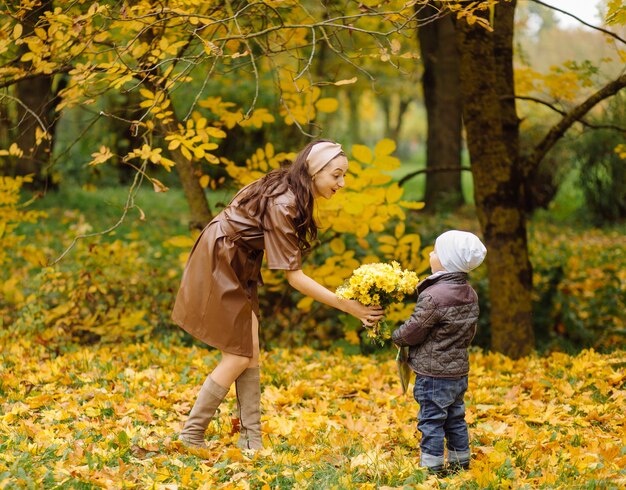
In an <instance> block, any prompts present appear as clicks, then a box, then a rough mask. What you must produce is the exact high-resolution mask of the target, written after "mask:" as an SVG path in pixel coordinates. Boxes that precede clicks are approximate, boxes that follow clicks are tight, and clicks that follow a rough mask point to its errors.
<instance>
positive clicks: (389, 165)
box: [374, 155, 400, 170]
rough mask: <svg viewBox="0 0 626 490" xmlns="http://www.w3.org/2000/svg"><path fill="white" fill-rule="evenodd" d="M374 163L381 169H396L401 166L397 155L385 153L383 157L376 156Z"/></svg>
mask: <svg viewBox="0 0 626 490" xmlns="http://www.w3.org/2000/svg"><path fill="white" fill-rule="evenodd" d="M374 164H375V165H376V167H377V168H379V169H381V170H395V169H396V168H398V167H399V166H400V160H399V159H397V158H396V157H392V156H389V155H384V156H381V157H376V159H375V161H374Z"/></svg>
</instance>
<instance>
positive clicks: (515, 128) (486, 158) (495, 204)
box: [456, 1, 626, 357]
mask: <svg viewBox="0 0 626 490" xmlns="http://www.w3.org/2000/svg"><path fill="white" fill-rule="evenodd" d="M486 7H487V5H485V10H484V11H483V14H482V18H483V21H482V22H478V23H477V22H474V23H468V22H465V21H459V22H457V30H456V32H457V40H458V45H459V49H460V52H461V90H462V94H463V117H464V123H465V127H466V131H467V142H468V148H469V152H470V158H471V162H472V173H473V176H474V195H475V200H476V212H477V215H478V219H479V221H480V224H481V229H482V232H483V236H484V238H485V242H486V245H487V248H488V250H489V253H488V254H487V268H488V276H489V291H490V293H489V300H490V304H491V315H490V320H491V335H492V347H493V348H494V349H495V350H497V351H499V352H504V353H506V354H508V355H510V356H512V357H520V356H523V355H526V354H528V353H530V352H531V351H532V350H533V348H534V346H535V343H534V333H533V323H532V298H531V293H532V270H531V264H530V261H529V258H528V236H527V217H526V214H525V211H524V209H525V206H524V202H525V196H524V189H525V183H526V181H527V179H528V178H529V176H530V175H531V174H532V172H533V171H534V170H535V169H536V168H537V166H538V165H539V164H540V162H541V161H542V160H543V158H544V157H545V156H546V154H547V153H548V152H549V151H550V149H551V148H553V146H554V145H555V144H556V143H557V142H558V141H559V139H560V138H561V137H563V135H564V134H565V132H566V131H567V130H568V129H569V128H570V127H571V126H572V125H573V124H574V123H575V122H576V121H578V120H580V119H581V118H582V117H583V116H584V115H585V114H587V112H589V111H590V110H591V109H592V108H593V107H594V106H595V105H596V104H598V103H599V102H601V101H602V100H604V99H606V98H608V97H611V96H613V95H615V94H616V93H617V92H618V91H620V90H621V89H622V88H623V87H625V86H626V75H621V76H619V77H617V78H616V79H614V80H613V81H611V82H609V83H607V84H606V85H605V86H603V87H602V88H600V89H599V90H598V91H596V92H595V93H593V94H592V95H590V96H589V97H588V98H587V99H586V100H585V101H584V102H582V103H581V104H579V105H577V106H575V107H573V108H572V109H571V110H570V111H568V112H567V113H566V114H565V115H564V116H563V117H562V118H561V119H560V120H559V121H558V122H557V123H556V124H555V125H554V126H553V127H551V128H550V129H549V131H547V133H546V134H545V135H544V137H543V138H542V139H541V141H540V142H539V143H538V144H537V145H535V146H534V147H533V148H532V149H531V150H530V151H529V152H528V154H521V152H520V148H519V122H520V120H519V117H518V115H517V111H516V106H515V97H516V92H515V84H514V73H513V33H514V25H515V24H514V14H515V7H516V1H510V2H501V3H498V4H496V5H492V6H490V7H489V8H486ZM490 17H491V23H490ZM485 26H488V27H487V28H485Z"/></svg>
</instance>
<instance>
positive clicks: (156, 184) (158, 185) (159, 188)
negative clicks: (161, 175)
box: [152, 179, 170, 192]
mask: <svg viewBox="0 0 626 490" xmlns="http://www.w3.org/2000/svg"><path fill="white" fill-rule="evenodd" d="M152 187H153V189H154V192H167V191H169V190H170V188H169V187H167V186H165V185H163V183H162V182H161V181H159V180H157V179H152Z"/></svg>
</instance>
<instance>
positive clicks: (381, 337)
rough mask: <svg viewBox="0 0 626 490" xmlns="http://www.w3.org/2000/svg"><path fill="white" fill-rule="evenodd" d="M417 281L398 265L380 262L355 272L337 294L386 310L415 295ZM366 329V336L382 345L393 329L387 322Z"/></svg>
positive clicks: (380, 322) (410, 273)
mask: <svg viewBox="0 0 626 490" xmlns="http://www.w3.org/2000/svg"><path fill="white" fill-rule="evenodd" d="M418 282H419V278H418V277H417V274H416V273H415V272H413V271H409V270H406V269H402V268H401V267H400V264H399V263H398V262H395V261H393V262H391V264H383V263H380V262H377V263H374V264H364V265H362V266H360V267H359V268H358V269H355V270H354V271H353V272H352V276H350V278H349V279H348V280H347V281H346V283H345V284H343V285H342V286H340V287H338V288H337V291H335V294H336V295H337V296H338V297H340V298H343V299H355V300H357V301H360V302H361V303H363V304H364V305H367V306H382V307H383V308H387V307H388V306H389V305H390V304H391V303H395V302H398V301H402V300H403V299H404V297H405V296H406V295H407V294H413V293H414V292H415V288H416V287H417V283H418ZM365 328H366V329H367V336H368V337H369V338H370V339H372V341H374V342H378V343H379V344H382V343H383V342H384V341H385V340H386V339H388V338H390V337H391V329H390V327H389V325H387V322H385V320H384V319H383V320H381V321H379V322H378V323H376V324H375V325H373V326H371V327H370V326H366V327H365Z"/></svg>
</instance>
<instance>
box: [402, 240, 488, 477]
mask: <svg viewBox="0 0 626 490" xmlns="http://www.w3.org/2000/svg"><path fill="white" fill-rule="evenodd" d="M486 253H487V249H486V248H485V246H484V245H483V244H482V242H481V241H480V240H479V239H478V237H477V236H476V235H474V234H472V233H468V232H465V231H457V230H452V231H447V232H445V233H443V234H442V235H440V236H439V237H438V238H437V240H436V241H435V249H434V251H432V252H431V253H430V267H431V270H432V275H431V276H429V277H427V278H426V279H425V280H424V281H422V282H421V283H420V284H419V286H418V289H417V291H418V298H417V304H416V305H415V309H414V310H413V314H412V315H411V317H410V318H409V319H408V320H407V321H406V322H404V324H403V325H402V326H401V327H399V328H398V329H396V330H395V331H394V332H393V334H392V340H393V342H394V343H395V344H396V345H398V346H400V347H404V346H409V358H408V363H409V365H410V366H411V369H412V370H413V371H414V372H415V375H416V377H415V389H414V396H415V400H416V401H417V403H419V407H420V408H419V414H418V424H417V428H418V429H419V431H420V432H421V433H422V441H421V443H420V447H421V459H420V466H425V467H427V468H428V469H429V470H430V471H431V472H434V473H441V472H443V470H444V438H445V440H446V442H447V444H446V445H447V447H448V468H449V469H450V470H452V471H455V470H460V469H468V468H469V464H470V448H469V434H468V431H467V423H466V422H465V405H464V403H463V397H464V395H465V391H466V390H467V376H468V373H469V355H468V347H469V345H470V342H471V340H472V339H473V338H474V334H475V333H476V325H477V321H478V296H477V295H476V292H475V291H474V289H472V287H471V286H470V285H469V283H468V282H467V273H468V272H469V271H471V270H472V269H475V268H476V267H478V266H479V265H480V264H481V263H482V261H483V260H484V258H485V255H486Z"/></svg>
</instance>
